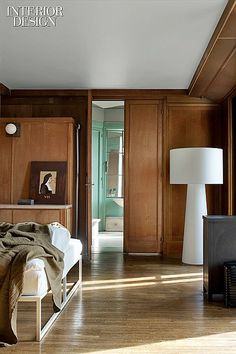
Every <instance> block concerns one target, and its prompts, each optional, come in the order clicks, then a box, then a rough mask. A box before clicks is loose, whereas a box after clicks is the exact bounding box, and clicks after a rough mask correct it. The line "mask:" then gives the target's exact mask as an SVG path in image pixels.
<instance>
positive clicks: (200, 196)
mask: <svg viewBox="0 0 236 354" xmlns="http://www.w3.org/2000/svg"><path fill="white" fill-rule="evenodd" d="M203 215H207V204H206V191H205V184H188V188H187V201H186V210H185V225H184V243H183V254H182V262H183V263H186V264H194V265H201V264H203V220H202V216H203Z"/></svg>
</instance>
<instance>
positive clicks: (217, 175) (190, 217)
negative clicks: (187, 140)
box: [170, 148, 223, 265]
mask: <svg viewBox="0 0 236 354" xmlns="http://www.w3.org/2000/svg"><path fill="white" fill-rule="evenodd" d="M170 183H171V184H187V185H188V188H187V202H186V210H185V224H184V243H183V254H182V261H183V263H187V264H196V265H200V264H202V263H203V220H202V216H203V215H207V203H206V192H205V184H222V183H223V150H222V149H215V148H183V149H173V150H170Z"/></svg>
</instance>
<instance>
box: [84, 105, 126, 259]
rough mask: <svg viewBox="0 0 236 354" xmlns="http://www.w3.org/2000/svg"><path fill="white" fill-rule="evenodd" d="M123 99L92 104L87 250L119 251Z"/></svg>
mask: <svg viewBox="0 0 236 354" xmlns="http://www.w3.org/2000/svg"><path fill="white" fill-rule="evenodd" d="M123 219H124V101H93V104H92V246H91V253H103V252H120V253H121V252H123V239H124V237H123V224H124V223H123Z"/></svg>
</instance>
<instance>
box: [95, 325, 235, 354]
mask: <svg viewBox="0 0 236 354" xmlns="http://www.w3.org/2000/svg"><path fill="white" fill-rule="evenodd" d="M183 336H184V333H183ZM229 343H231V346H230V347H229ZM226 347H227V349H226ZM235 348H236V332H235V331H234V332H228V333H220V334H213V335H206V336H202V337H196V338H185V339H178V340H169V341H163V342H158V343H151V344H144V345H137V346H131V347H124V348H118V349H109V350H101V351H93V352H90V354H96V353H100V354H103V353H104V354H127V353H129V354H132V353H139V354H145V353H160V354H193V353H194V354H206V353H207V354H209V353H211V354H213V353H214V354H225V353H232V354H233V353H234V354H235V352H236V350H235Z"/></svg>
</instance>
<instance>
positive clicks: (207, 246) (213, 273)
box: [203, 216, 236, 301]
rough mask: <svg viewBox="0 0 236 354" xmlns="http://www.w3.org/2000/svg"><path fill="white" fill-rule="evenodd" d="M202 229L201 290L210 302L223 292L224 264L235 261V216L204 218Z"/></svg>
mask: <svg viewBox="0 0 236 354" xmlns="http://www.w3.org/2000/svg"><path fill="white" fill-rule="evenodd" d="M203 228H204V240H203V248H204V250H203V288H204V291H205V293H206V294H207V298H208V300H209V301H212V299H213V295H215V294H223V292H224V262H227V261H236V216H204V217H203Z"/></svg>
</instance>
